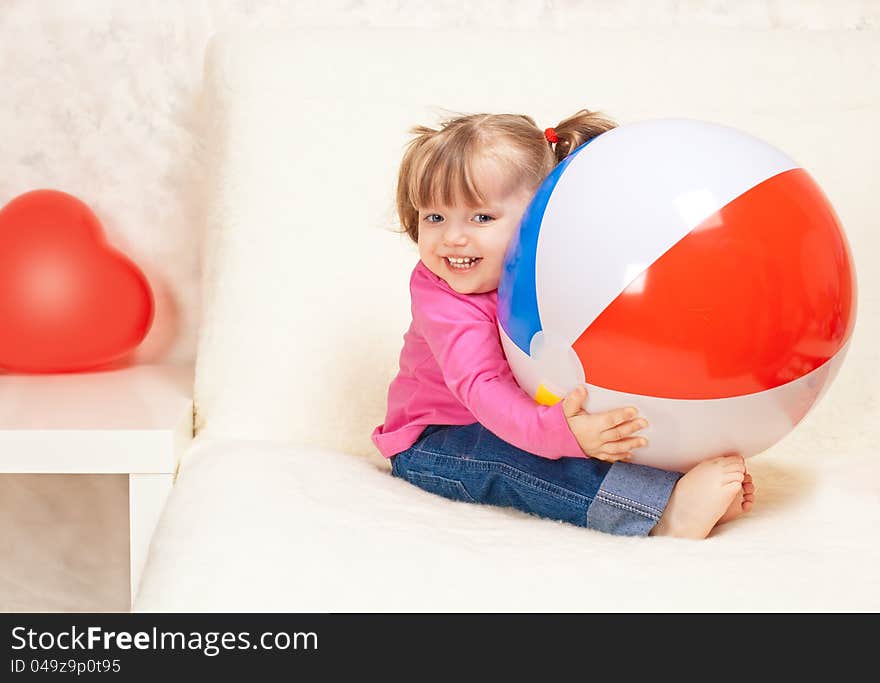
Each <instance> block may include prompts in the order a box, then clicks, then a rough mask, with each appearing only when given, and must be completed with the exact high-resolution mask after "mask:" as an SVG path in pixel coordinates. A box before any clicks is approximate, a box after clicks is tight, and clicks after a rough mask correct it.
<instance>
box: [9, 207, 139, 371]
mask: <svg viewBox="0 0 880 683" xmlns="http://www.w3.org/2000/svg"><path fill="white" fill-rule="evenodd" d="M152 322H153V293H152V291H151V290H150V285H149V283H148V282H147V279H146V277H144V274H143V273H142V272H141V271H140V270H139V269H138V267H137V266H136V265H135V264H134V263H133V262H132V261H131V260H129V259H128V258H127V257H126V256H125V255H123V254H122V253H120V252H119V251H116V250H115V249H113V248H112V247H110V246H109V245H108V244H107V241H106V237H105V236H104V230H103V228H102V227H101V223H100V222H99V221H98V218H97V217H96V216H95V214H94V213H92V211H91V209H89V207H88V206H86V205H85V204H84V203H83V202H81V201H80V200H79V199H77V198H76V197H73V196H71V195H69V194H66V193H64V192H59V191H56V190H34V191H33V192H27V193H25V194H23V195H20V196H18V197H16V198H15V199H13V200H12V201H11V202H9V203H8V204H7V205H6V206H4V207H3V209H0V369H5V370H9V371H12V372H36V373H42V372H72V371H76V370H84V369H87V368H93V367H95V366H98V365H104V364H106V363H109V362H111V361H113V360H116V359H117V358H120V357H121V356H124V355H125V354H126V353H128V352H129V351H131V350H132V349H133V348H134V347H135V346H137V345H138V344H140V343H141V341H143V339H144V337H145V336H146V334H147V332H148V331H149V329H150V325H151V324H152Z"/></svg>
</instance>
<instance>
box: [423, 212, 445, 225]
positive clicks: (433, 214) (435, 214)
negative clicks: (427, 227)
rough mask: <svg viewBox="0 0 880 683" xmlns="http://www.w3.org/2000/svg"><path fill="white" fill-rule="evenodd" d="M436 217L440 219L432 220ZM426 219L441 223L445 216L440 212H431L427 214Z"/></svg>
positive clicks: (430, 221) (429, 221)
mask: <svg viewBox="0 0 880 683" xmlns="http://www.w3.org/2000/svg"><path fill="white" fill-rule="evenodd" d="M434 217H436V218H438V219H439V220H436V221H435V220H432V219H433V218H434ZM425 220H426V221H427V222H428V223H439V222H440V221H442V220H443V216H441V215H440V214H439V213H429V214H428V215H427V216H425Z"/></svg>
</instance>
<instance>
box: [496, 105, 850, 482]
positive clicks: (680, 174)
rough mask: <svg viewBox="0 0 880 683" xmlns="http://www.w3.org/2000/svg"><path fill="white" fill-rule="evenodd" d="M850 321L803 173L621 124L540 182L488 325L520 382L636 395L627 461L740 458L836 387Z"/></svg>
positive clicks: (729, 142)
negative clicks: (632, 446)
mask: <svg viewBox="0 0 880 683" xmlns="http://www.w3.org/2000/svg"><path fill="white" fill-rule="evenodd" d="M855 318H856V280H855V270H854V266H853V260H852V256H851V253H850V249H849V245H848V244H847V240H846V236H845V234H844V232H843V229H842V228H841V225H840V222H839V220H838V218H837V216H836V214H835V212H834V209H833V208H832V206H831V204H830V203H829V201H828V199H827V198H826V197H825V195H824V193H823V192H822V190H821V188H820V187H819V186H818V185H817V184H816V182H815V180H813V178H812V177H810V175H809V174H808V173H807V172H806V171H805V170H804V169H803V168H801V167H800V166H799V165H798V163H797V162H795V161H794V160H792V159H791V158H790V157H788V156H787V155H786V154H784V153H783V152H781V151H780V150H778V149H777V148H775V147H773V146H772V145H770V144H768V143H766V142H764V141H762V140H760V139H758V138H756V137H753V136H752V135H750V134H748V133H745V132H742V131H740V130H737V129H735V128H731V127H728V126H724V125H720V124H715V123H710V122H705V121H698V120H688V119H657V120H649V121H641V122H637V123H632V124H626V125H622V126H619V127H617V128H614V129H612V130H610V131H607V132H605V133H603V134H601V135H599V136H598V137H596V138H593V139H592V140H590V141H589V142H587V143H585V144H584V145H581V146H580V147H579V148H577V149H576V150H575V151H574V152H573V153H572V154H570V155H569V156H568V157H567V158H566V159H565V160H564V161H563V162H562V163H560V164H559V165H558V166H557V167H556V168H555V169H554V170H553V172H552V173H551V174H550V175H549V176H548V177H547V178H546V179H545V181H544V182H543V184H542V185H541V186H540V187H539V188H538V190H537V192H536V194H535V196H534V197H533V199H532V201H531V203H530V204H529V206H528V208H527V209H526V211H525V213H524V215H523V218H522V221H521V224H520V227H519V232H518V234H517V235H515V236H514V238H513V240H512V242H511V244H510V246H509V248H508V251H507V254H506V258H505V264H504V270H503V273H502V277H501V282H500V284H499V287H498V329H499V334H500V336H501V342H502V345H503V348H504V352H505V354H506V356H507V359H508V361H509V363H510V366H511V369H512V371H513V374H514V376H515V378H516V380H517V382H518V383H519V385H520V386H521V387H522V389H523V390H524V391H526V392H527V393H528V394H530V395H531V396H532V397H534V399H535V400H536V401H537V402H538V403H541V404H545V405H552V404H554V403H556V402H558V401H559V400H560V399H561V398H562V397H563V396H565V395H566V394H567V393H568V392H569V391H571V390H572V389H573V388H574V387H575V386H577V385H578V384H584V385H585V386H586V387H587V389H588V391H589V396H588V399H587V403H586V405H585V409H586V410H588V411H589V412H601V411H605V410H610V409H612V408H616V407H621V406H626V405H633V406H635V407H637V408H638V409H639V412H640V413H641V415H642V416H644V417H645V418H646V419H647V420H648V421H649V423H650V426H649V427H648V428H647V429H645V430H644V431H643V432H641V434H643V435H644V436H645V437H646V438H647V439H648V441H649V445H648V446H647V447H644V448H640V449H636V450H635V451H634V452H633V455H634V457H633V462H635V463H637V464H644V465H651V466H653V467H659V468H662V469H667V470H675V471H687V470H688V469H690V468H691V467H693V466H694V465H696V464H697V463H699V462H700V461H702V460H704V459H707V458H710V457H714V456H716V455H721V454H724V453H740V454H742V455H743V456H744V457H751V456H753V455H755V454H757V453H760V452H762V451H764V450H766V449H767V448H769V447H770V446H772V445H773V444H774V443H776V442H777V441H779V440H780V439H781V438H782V437H784V436H785V435H786V434H787V433H788V432H790V431H791V430H792V429H793V428H794V427H795V425H797V424H798V422H800V421H801V420H802V419H803V418H804V416H805V415H806V414H807V412H808V411H809V410H810V408H811V407H812V406H813V405H814V404H815V403H816V402H817V401H818V400H819V399H820V397H821V396H822V394H823V393H824V391H825V390H826V389H827V388H828V386H829V385H830V383H831V382H832V381H833V379H834V377H835V375H836V373H837V371H838V369H839V368H840V365H841V363H842V361H843V359H844V356H845V354H846V351H847V348H848V345H849V342H850V338H851V336H852V333H853V327H854V325H855Z"/></svg>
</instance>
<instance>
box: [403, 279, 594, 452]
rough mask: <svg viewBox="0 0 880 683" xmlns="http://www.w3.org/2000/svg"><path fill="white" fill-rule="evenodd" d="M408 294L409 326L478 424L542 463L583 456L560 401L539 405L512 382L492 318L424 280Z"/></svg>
mask: <svg viewBox="0 0 880 683" xmlns="http://www.w3.org/2000/svg"><path fill="white" fill-rule="evenodd" d="M411 294H412V305H413V321H414V322H415V324H416V326H417V328H418V331H419V332H420V333H421V335H422V336H423V337H424V339H425V341H426V342H427V344H428V347H429V348H430V349H431V353H432V354H433V355H434V358H435V359H436V360H437V364H438V365H439V366H440V369H441V371H442V373H443V379H444V381H445V383H446V386H447V387H448V388H449V390H450V391H451V392H452V394H453V395H454V396H455V398H456V399H458V400H459V401H461V403H462V404H463V405H464V406H465V407H466V408H467V409H468V410H469V411H470V412H471V413H472V414H473V415H474V417H475V418H476V419H477V421H478V422H479V423H480V424H482V425H483V426H484V427H485V428H486V429H488V430H489V431H491V432H492V433H493V434H495V435H496V436H497V437H499V438H500V439H503V440H504V441H507V442H508V443H510V444H512V445H514V446H516V447H517V448H521V449H522V450H524V451H528V452H529V453H532V454H534V455H537V456H540V457H543V458H549V459H551V460H557V459H559V458H561V457H574V458H584V457H586V455H585V454H584V452H583V451H582V450H581V448H580V446H579V445H578V442H577V440H576V439H575V437H574V434H572V432H571V430H570V429H569V427H568V422H567V420H566V418H565V415H564V414H563V412H562V402H561V401H560V402H559V403H557V404H556V405H553V406H543V405H540V404H538V403H536V402H535V401H534V400H533V399H532V398H531V397H530V396H529V395H528V394H526V393H525V392H524V391H523V390H522V388H520V386H519V385H518V384H517V383H516V379H515V378H514V376H513V372H512V371H511V369H510V365H509V364H508V362H507V358H506V357H505V356H504V350H503V349H502V347H501V339H500V338H499V336H498V329H497V327H496V325H497V323H496V320H495V318H494V316H493V315H490V314H489V313H488V312H487V311H486V310H484V308H483V307H481V306H480V305H479V304H476V303H472V302H470V301H467V300H466V298H465V297H464V296H461V297H457V296H455V295H454V294H453V293H451V292H445V291H443V290H441V289H439V288H438V287H437V286H436V285H435V284H434V283H432V282H430V281H429V280H427V279H426V278H417V277H414V278H413V280H412V282H411Z"/></svg>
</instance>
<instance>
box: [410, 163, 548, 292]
mask: <svg viewBox="0 0 880 683" xmlns="http://www.w3.org/2000/svg"><path fill="white" fill-rule="evenodd" d="M495 178H497V176H496V177H492V176H489V177H486V178H485V180H484V182H481V183H479V187H480V189H481V191H482V192H483V194H484V195H485V196H486V203H485V205H481V206H475V207H468V206H464V205H456V206H429V207H423V208H422V209H420V210H419V257H420V258H421V260H422V262H423V263H424V264H425V266H427V268H428V270H430V271H431V272H432V273H434V274H435V275H437V276H438V277H440V278H442V279H444V280H445V281H446V282H447V283H448V284H449V286H450V287H452V289H454V290H455V291H456V292H458V293H460V294H481V293H483V292H491V291H493V290H495V289H498V282H499V281H500V280H501V272H502V269H503V266H504V255H505V253H506V251H507V245H508V244H509V243H510V240H511V239H512V238H513V236H514V234H515V233H516V230H517V228H518V227H519V223H520V219H521V218H522V216H523V213H525V210H526V207H527V206H528V204H529V201H530V200H531V198H532V195H533V190H531V189H529V188H527V187H522V186H520V187H518V188H515V189H514V190H512V191H506V190H504V189H503V188H502V186H501V185H500V183H498V182H497V180H496V179H495Z"/></svg>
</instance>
